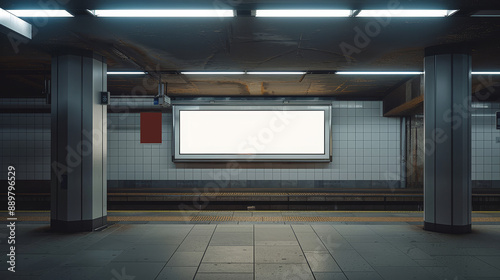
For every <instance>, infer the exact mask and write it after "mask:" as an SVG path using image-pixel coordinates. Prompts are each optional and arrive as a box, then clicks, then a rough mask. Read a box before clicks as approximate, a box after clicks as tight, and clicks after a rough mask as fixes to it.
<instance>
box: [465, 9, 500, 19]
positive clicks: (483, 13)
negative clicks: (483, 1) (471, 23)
mask: <svg viewBox="0 0 500 280" xmlns="http://www.w3.org/2000/svg"><path fill="white" fill-rule="evenodd" d="M471 17H500V10H480V11H477V12H475V13H474V14H472V15H471Z"/></svg>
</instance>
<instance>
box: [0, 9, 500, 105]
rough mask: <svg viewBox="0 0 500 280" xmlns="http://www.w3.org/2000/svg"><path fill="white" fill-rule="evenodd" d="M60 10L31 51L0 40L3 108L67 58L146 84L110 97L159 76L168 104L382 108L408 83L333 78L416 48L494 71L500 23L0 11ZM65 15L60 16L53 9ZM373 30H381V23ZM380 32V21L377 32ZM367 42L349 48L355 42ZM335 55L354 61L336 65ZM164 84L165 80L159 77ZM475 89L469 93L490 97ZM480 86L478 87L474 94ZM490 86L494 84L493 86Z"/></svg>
mask: <svg viewBox="0 0 500 280" xmlns="http://www.w3.org/2000/svg"><path fill="white" fill-rule="evenodd" d="M41 2H52V3H59V4H58V5H59V7H58V8H59V9H67V10H68V11H70V12H71V13H73V14H74V15H75V17H74V18H51V19H26V20H27V21H29V22H31V23H32V24H33V26H34V27H35V29H36V31H35V33H34V36H33V40H31V41H29V42H26V43H21V44H20V45H19V46H18V47H17V49H16V47H13V46H12V44H11V42H10V41H9V39H8V38H7V36H5V35H1V36H0V50H1V52H0V74H1V76H0V82H2V84H3V85H4V89H5V90H3V91H2V92H1V96H37V95H40V92H41V89H42V87H43V80H44V79H45V78H48V77H49V76H50V73H49V70H50V57H51V54H54V53H56V52H58V51H64V50H65V49H69V48H71V49H73V48H79V49H87V50H93V51H95V52H97V53H100V54H102V55H104V56H105V57H106V58H107V61H108V70H110V71H124V70H133V71H138V70H143V71H148V72H150V73H152V75H149V76H145V77H141V76H139V77H133V76H110V77H109V78H108V89H109V90H110V91H111V92H112V94H113V95H138V94H149V95H154V94H155V93H156V91H157V86H156V85H157V81H158V74H159V73H162V76H161V77H162V81H163V82H168V94H169V95H171V96H333V97H336V98H339V99H372V100H381V99H383V98H384V97H385V96H386V95H387V94H388V93H390V92H391V91H392V90H393V89H395V88H397V87H398V86H400V85H401V84H402V83H404V82H405V81H407V80H408V79H410V78H412V77H411V76H340V75H333V74H321V73H324V72H323V71H336V70H375V71H380V70H404V71H415V70H416V71H421V70H422V69H423V55H424V48H425V47H428V46H433V45H440V44H450V43H460V44H468V45H470V46H471V47H472V50H473V69H474V70H497V71H498V70H500V40H498V38H499V35H500V18H472V17H470V16H469V15H470V14H471V13H474V12H475V11H477V10H500V3H499V2H500V1H487V0H486V1H479V0H475V1H470V0H469V1H452V0H444V1H436V0H433V1H431V0H422V1H411V0H399V2H398V3H399V7H401V8H405V9H428V8H434V9H459V10H460V12H459V13H457V14H456V15H454V16H452V17H449V18H392V19H379V20H380V21H378V20H377V19H374V18H254V17H237V18H204V19H200V18H197V19H195V18H126V19H124V18H95V17H93V16H91V15H90V14H88V13H87V12H86V9H131V8H140V9H156V8H161V9H174V8H185V9H194V8H197V9H214V8H219V9H234V10H240V11H245V10H252V9H271V8H331V9H335V8H338V9H385V8H387V6H388V3H389V2H390V1H388V0H384V1H381V0H365V1H361V0H358V1H347V0H344V1H335V2H332V1H263V0H253V1H245V0H215V1H201V0H191V1H189V0H184V1H179V0H173V1H159V0H142V1H124V0H120V1H118V0H99V1H97V0H94V1H76V0H59V1H57V0H53V1H39V0H25V1H18V0H7V1H0V7H1V8H3V9H28V8H32V9H40V8H41V7H40V4H39V3H41ZM61 3H66V4H61ZM382 20H383V22H382ZM386 20H389V22H387V21H386ZM357 30H362V31H363V33H364V34H366V33H367V30H368V32H371V35H369V36H368V37H367V38H368V40H365V41H364V42H362V43H363V44H356V39H358V37H359V36H358V34H359V31H357ZM342 46H344V48H346V47H347V46H352V48H356V52H352V53H351V54H350V55H346V52H345V51H343V50H342ZM178 71H313V72H314V71H316V72H317V73H319V74H308V75H305V76H304V77H302V76H300V75H298V76H253V75H243V76H234V75H231V76H187V75H180V74H171V72H178ZM169 73H170V74H169ZM482 79H483V80H482V81H480V80H479V79H478V77H476V78H475V79H474V88H473V90H475V89H477V88H484V87H487V86H491V85H496V84H497V82H496V81H495V80H494V78H484V77H483V78H482ZM484 79H486V81H487V83H485V82H484ZM492 79H493V80H492Z"/></svg>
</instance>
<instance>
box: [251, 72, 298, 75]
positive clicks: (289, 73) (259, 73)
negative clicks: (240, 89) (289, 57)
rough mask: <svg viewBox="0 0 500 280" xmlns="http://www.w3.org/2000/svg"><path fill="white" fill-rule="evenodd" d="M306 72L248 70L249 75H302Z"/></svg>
mask: <svg viewBox="0 0 500 280" xmlns="http://www.w3.org/2000/svg"><path fill="white" fill-rule="evenodd" d="M305 73H306V72H248V73H247V74H249V75H304V74H305Z"/></svg>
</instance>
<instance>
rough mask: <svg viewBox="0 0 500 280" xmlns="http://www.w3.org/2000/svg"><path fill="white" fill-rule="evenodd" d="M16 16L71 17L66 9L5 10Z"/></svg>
mask: <svg viewBox="0 0 500 280" xmlns="http://www.w3.org/2000/svg"><path fill="white" fill-rule="evenodd" d="M7 11H8V12H9V13H11V14H13V15H15V16H16V17H37V18H45V17H73V15H72V14H70V13H68V11H66V10H7Z"/></svg>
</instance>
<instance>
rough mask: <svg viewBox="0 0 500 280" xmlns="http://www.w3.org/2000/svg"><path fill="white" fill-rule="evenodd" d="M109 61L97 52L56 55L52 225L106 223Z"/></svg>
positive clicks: (81, 227) (79, 227) (73, 227)
mask: <svg viewBox="0 0 500 280" xmlns="http://www.w3.org/2000/svg"><path fill="white" fill-rule="evenodd" d="M106 72H107V65H106V63H105V62H104V58H103V57H100V56H97V55H95V54H93V53H82V52H76V53H75V54H65V55H60V56H55V57H53V58H52V102H51V104H52V105H51V106H52V107H51V115H52V139H53V140H52V160H51V227H52V228H54V229H56V230H63V231H89V230H93V229H96V228H98V227H101V226H103V225H105V224H106V215H107V212H106V197H107V195H106V194H107V175H106V154H107V153H106V149H107V146H106V143H107V121H106V119H107V107H106V106H105V105H101V104H100V93H101V92H102V91H107V78H106V75H107V74H106Z"/></svg>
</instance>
